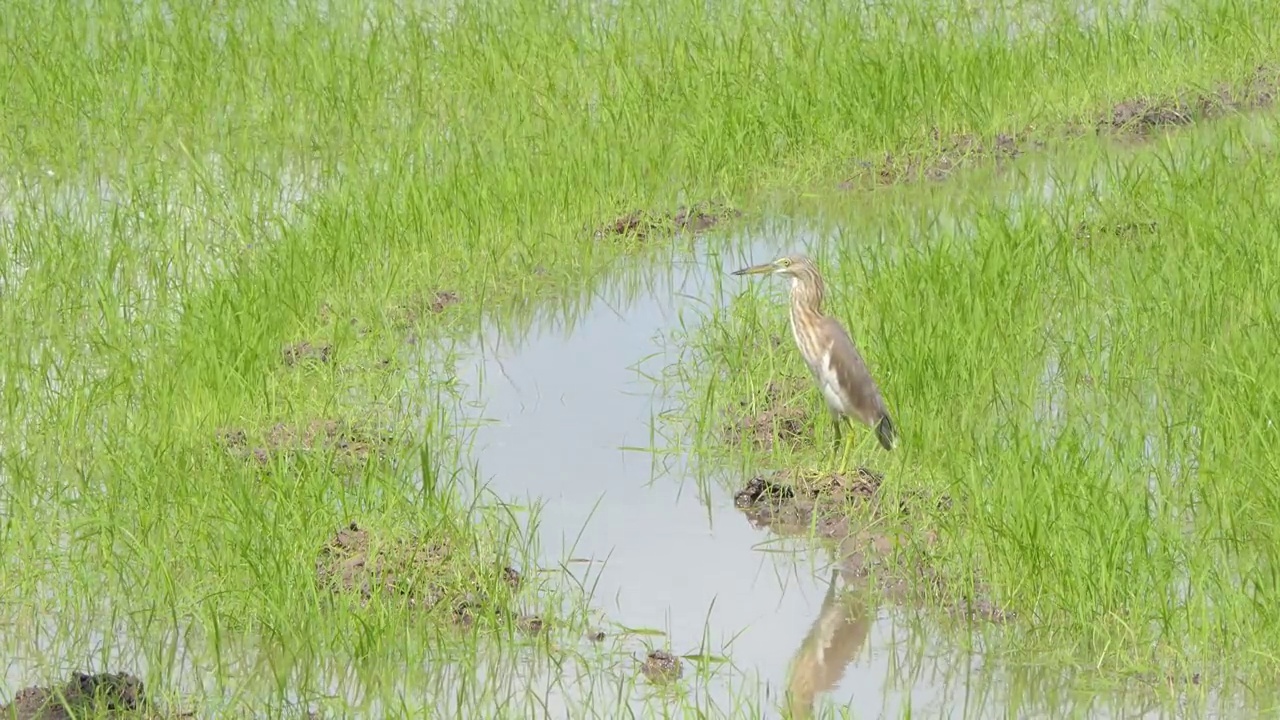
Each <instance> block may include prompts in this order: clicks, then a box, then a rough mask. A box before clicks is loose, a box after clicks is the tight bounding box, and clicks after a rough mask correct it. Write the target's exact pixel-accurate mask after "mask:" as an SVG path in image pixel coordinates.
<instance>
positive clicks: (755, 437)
mask: <svg viewBox="0 0 1280 720" xmlns="http://www.w3.org/2000/svg"><path fill="white" fill-rule="evenodd" d="M807 390H808V386H807V385H806V384H805V383H804V381H803V380H802V379H800V378H785V379H782V380H779V381H776V382H775V381H770V382H769V383H768V384H767V385H765V388H764V392H763V394H762V396H761V398H760V400H759V401H758V402H756V403H751V402H750V401H748V400H743V401H742V402H740V403H739V408H740V410H739V412H738V414H737V416H736V417H734V418H733V419H732V420H730V421H729V423H728V424H726V425H725V427H724V428H723V433H722V434H723V435H724V438H725V440H726V441H727V442H729V443H730V444H749V445H751V446H753V447H755V448H757V449H761V450H773V449H774V448H775V447H777V446H778V445H783V446H787V447H792V448H795V447H799V446H800V445H802V444H803V443H804V442H805V439H806V438H807V437H810V436H811V435H812V434H813V431H812V429H811V427H810V426H811V420H810V417H809V413H808V412H807V411H806V410H805V408H804V407H803V406H801V405H800V397H801V393H803V392H805V391H807ZM753 408H754V409H753Z"/></svg>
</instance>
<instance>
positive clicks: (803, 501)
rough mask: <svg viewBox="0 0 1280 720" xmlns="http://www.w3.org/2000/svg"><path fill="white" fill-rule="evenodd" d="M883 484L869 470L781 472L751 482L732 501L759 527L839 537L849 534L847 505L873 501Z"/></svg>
mask: <svg viewBox="0 0 1280 720" xmlns="http://www.w3.org/2000/svg"><path fill="white" fill-rule="evenodd" d="M882 480H883V476H881V475H880V474H879V473H876V472H874V471H872V470H868V469H866V468H858V469H857V470H856V471H854V472H851V473H848V474H840V473H805V472H800V471H793V470H783V471H781V472H778V473H775V474H774V475H772V476H769V477H765V476H763V475H761V476H757V477H755V478H752V479H751V480H750V481H749V482H748V483H747V484H746V486H745V487H744V488H743V489H742V490H739V491H738V493H737V494H736V495H734V498H733V502H734V505H735V506H736V507H737V508H738V509H740V510H742V511H743V512H745V513H746V515H747V519H748V520H749V521H750V522H751V524H752V525H753V526H755V527H757V528H771V529H773V530H775V531H778V532H783V533H795V532H804V531H806V530H808V529H809V528H811V527H812V528H814V529H815V530H816V532H817V533H818V535H819V536H821V537H827V538H839V537H844V536H846V535H848V534H849V532H850V518H849V516H848V506H849V505H850V504H851V503H855V504H860V505H870V504H872V503H875V502H876V501H877V497H876V493H877V491H878V490H879V489H880V483H881V481H882Z"/></svg>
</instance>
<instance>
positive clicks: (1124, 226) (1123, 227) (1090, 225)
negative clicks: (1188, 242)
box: [1072, 220, 1160, 242]
mask: <svg viewBox="0 0 1280 720" xmlns="http://www.w3.org/2000/svg"><path fill="white" fill-rule="evenodd" d="M1159 230H1160V225H1159V223H1157V222H1155V221H1153V220H1152V221H1146V222H1120V223H1110V224H1107V223H1101V222H1082V223H1079V224H1078V225H1076V227H1075V230H1074V231H1073V232H1072V235H1073V236H1074V237H1075V239H1077V240H1081V241H1085V242H1088V241H1094V240H1100V239H1102V238H1106V237H1112V238H1116V239H1118V240H1124V241H1136V240H1138V239H1140V238H1143V237H1150V236H1152V235H1155V234H1156V233H1157V232H1159Z"/></svg>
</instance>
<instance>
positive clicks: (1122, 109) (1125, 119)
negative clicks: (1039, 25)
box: [840, 65, 1280, 190]
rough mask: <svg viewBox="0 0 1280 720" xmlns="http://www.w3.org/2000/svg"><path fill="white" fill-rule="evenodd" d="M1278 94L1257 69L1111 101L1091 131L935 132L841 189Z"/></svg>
mask: <svg viewBox="0 0 1280 720" xmlns="http://www.w3.org/2000/svg"><path fill="white" fill-rule="evenodd" d="M1278 93H1280V68H1274V67H1270V66H1266V65H1263V66H1259V67H1257V68H1256V69H1255V70H1254V72H1253V74H1252V75H1251V76H1250V77H1249V78H1248V79H1246V80H1245V81H1244V82H1242V83H1237V84H1235V85H1231V84H1227V83H1219V84H1218V85H1217V86H1215V87H1214V88H1212V89H1208V90H1189V91H1186V92H1182V93H1177V94H1176V95H1174V96H1170V97H1135V98H1127V99H1125V100H1122V101H1120V102H1117V103H1115V104H1114V105H1112V106H1111V107H1110V108H1109V109H1107V110H1106V111H1105V112H1103V113H1101V114H1100V115H1098V116H1097V117H1096V118H1095V119H1094V121H1093V124H1092V127H1090V126H1088V125H1084V124H1080V123H1070V124H1067V125H1066V126H1063V127H1060V128H1054V129H1052V130H1042V129H1040V128H1036V127H1026V128H1023V129H1022V130H1019V131H1016V132H1008V133H1000V134H997V135H996V136H995V137H993V138H988V139H984V138H980V137H978V136H976V135H973V134H968V133H960V134H955V135H948V134H944V133H942V132H940V131H939V130H938V129H937V128H934V129H933V130H932V131H931V133H930V140H931V143H930V147H928V148H927V149H925V150H921V151H914V152H903V153H896V154H895V153H885V154H884V155H882V156H880V157H876V158H865V159H860V160H855V161H854V162H853V172H852V173H851V176H850V177H849V179H847V180H845V181H844V182H842V183H840V188H841V189H844V190H854V189H868V188H874V187H879V186H886V185H896V184H900V183H912V182H921V181H940V180H945V179H946V178H948V177H950V176H951V174H952V173H954V172H955V171H956V170H958V169H960V168H962V167H966V166H971V165H973V164H974V163H975V162H977V161H990V160H994V161H995V162H996V163H997V165H999V164H1001V163H1002V162H1004V161H1007V160H1011V159H1013V158H1016V157H1018V156H1019V155H1022V154H1023V153H1024V152H1026V151H1027V150H1030V149H1038V148H1042V147H1044V146H1045V145H1046V144H1047V142H1048V140H1049V139H1050V138H1054V137H1067V138H1071V137H1079V136H1082V135H1086V134H1089V133H1093V134H1095V135H1103V136H1108V137H1128V138H1132V139H1135V140H1144V139H1147V138H1149V137H1150V136H1152V135H1153V134H1155V133H1158V132H1160V131H1164V130H1169V129H1174V128H1179V127H1184V126H1187V125H1191V124H1193V123H1196V122H1201V121H1205V120H1214V119H1217V118H1221V117H1225V116H1227V115H1230V114H1233V113H1243V112H1250V111H1254V110H1262V109H1265V108H1269V107H1271V106H1272V105H1273V104H1274V103H1275V98H1276V97H1277V94H1278Z"/></svg>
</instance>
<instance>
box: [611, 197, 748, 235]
mask: <svg viewBox="0 0 1280 720" xmlns="http://www.w3.org/2000/svg"><path fill="white" fill-rule="evenodd" d="M741 215H742V212H741V211H740V210H737V209H734V208H731V207H729V206H727V205H724V204H721V203H715V202H701V203H696V204H694V205H693V206H691V207H686V206H681V207H679V208H677V209H676V211H675V212H674V213H656V212H650V211H647V210H633V211H631V212H629V213H626V214H625V215H621V216H619V217H617V218H615V219H614V220H612V221H610V222H608V223H605V224H604V225H602V226H601V227H599V228H597V229H596V230H595V232H594V233H593V236H594V237H595V238H596V239H597V240H604V239H606V238H620V239H633V240H639V241H644V240H648V239H650V238H653V237H656V236H673V235H678V234H681V233H689V234H694V235H696V234H700V233H704V232H706V231H708V230H711V229H712V228H714V227H716V226H717V225H719V224H720V223H721V222H723V221H724V220H726V219H728V218H736V217H740V216H741Z"/></svg>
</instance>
